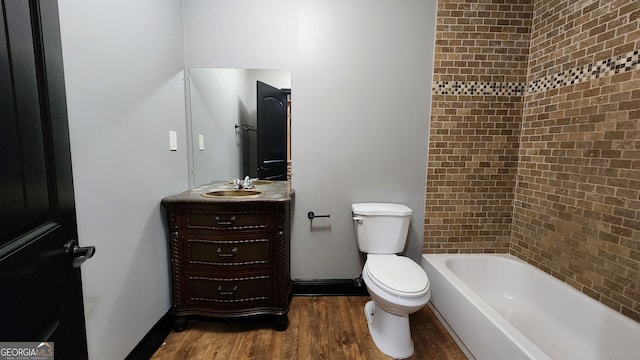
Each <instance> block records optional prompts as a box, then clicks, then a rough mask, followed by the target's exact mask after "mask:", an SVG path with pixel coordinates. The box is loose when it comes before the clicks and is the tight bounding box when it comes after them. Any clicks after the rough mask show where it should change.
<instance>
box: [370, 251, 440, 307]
mask: <svg viewBox="0 0 640 360" xmlns="http://www.w3.org/2000/svg"><path fill="white" fill-rule="evenodd" d="M363 271H366V272H367V275H369V278H370V279H371V280H372V281H373V282H374V283H375V284H376V285H377V286H379V287H380V288H382V289H384V290H385V291H387V292H389V293H390V294H393V295H396V296H401V297H421V296H425V295H426V294H427V292H428V291H429V278H428V277H427V274H426V273H425V272H424V269H422V267H420V265H418V264H416V263H415V262H414V261H413V260H411V259H409V258H407V257H404V256H397V255H376V254H369V255H368V256H367V261H366V263H365V265H364V269H363Z"/></svg>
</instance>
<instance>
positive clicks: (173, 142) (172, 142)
mask: <svg viewBox="0 0 640 360" xmlns="http://www.w3.org/2000/svg"><path fill="white" fill-rule="evenodd" d="M169 150H171V151H177V150H178V133H176V132H175V131H169Z"/></svg>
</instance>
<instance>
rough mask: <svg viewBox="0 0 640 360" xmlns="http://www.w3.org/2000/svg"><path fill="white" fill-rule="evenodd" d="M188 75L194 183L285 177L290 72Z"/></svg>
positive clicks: (230, 71)
mask: <svg viewBox="0 0 640 360" xmlns="http://www.w3.org/2000/svg"><path fill="white" fill-rule="evenodd" d="M190 79H191V81H190V88H189V90H190V110H191V111H190V113H191V139H192V144H193V149H192V150H193V151H192V156H193V158H192V159H191V161H192V166H193V168H192V171H193V179H194V185H195V186H200V185H203V184H207V183H209V182H211V181H213V180H226V179H233V178H244V177H245V176H247V175H248V176H251V177H252V178H261V179H269V180H287V179H288V178H289V176H290V163H291V150H290V149H291V147H290V144H291V141H290V124H291V116H290V114H291V71H289V70H264V69H246V70H245V69H217V68H216V69H213V68H192V69H190Z"/></svg>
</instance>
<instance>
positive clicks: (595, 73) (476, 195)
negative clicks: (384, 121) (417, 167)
mask: <svg viewBox="0 0 640 360" xmlns="http://www.w3.org/2000/svg"><path fill="white" fill-rule="evenodd" d="M437 26H438V28H437V32H436V66H435V74H434V82H433V98H432V116H431V130H430V141H429V159H428V174H427V188H426V192H427V203H426V215H425V218H426V219H425V242H424V252H425V253H440V252H510V253H512V254H514V255H516V256H518V257H519V258H522V259H524V260H526V261H528V262H529V263H531V264H533V265H535V266H537V267H539V268H541V269H542V270H544V271H546V272H548V273H550V274H552V275H553V276H555V277H557V278H559V279H561V280H563V281H565V282H567V283H568V284H570V285H571V286H573V287H575V288H577V289H578V290H580V291H582V292H583V293H585V294H587V295H588V296H591V297H593V298H594V299H597V300H599V301H601V302H602V303H604V304H606V305H608V306H609V307H611V308H613V309H615V310H616V311H619V312H621V313H623V314H625V315H627V316H629V317H631V318H633V319H635V320H636V321H640V1H637V0H609V1H604V0H602V1H598V0H582V1H575V0H573V1H568V0H553V1H551V0H519V1H507V0H499V1H496V0H475V1H463V0H456V1H453V0H439V2H438V24H437ZM478 62H480V64H477V63H478Z"/></svg>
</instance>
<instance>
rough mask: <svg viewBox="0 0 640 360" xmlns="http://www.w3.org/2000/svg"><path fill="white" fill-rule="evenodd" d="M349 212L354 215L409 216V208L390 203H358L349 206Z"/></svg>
mask: <svg viewBox="0 0 640 360" xmlns="http://www.w3.org/2000/svg"><path fill="white" fill-rule="evenodd" d="M351 211H353V213H354V214H356V215H387V216H407V215H411V208H409V207H408V206H406V205H402V204H392V203H358V204H351Z"/></svg>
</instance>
